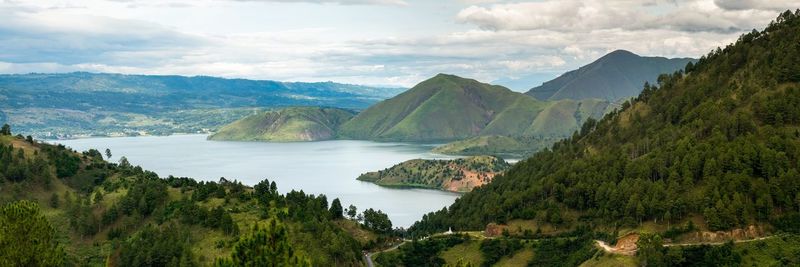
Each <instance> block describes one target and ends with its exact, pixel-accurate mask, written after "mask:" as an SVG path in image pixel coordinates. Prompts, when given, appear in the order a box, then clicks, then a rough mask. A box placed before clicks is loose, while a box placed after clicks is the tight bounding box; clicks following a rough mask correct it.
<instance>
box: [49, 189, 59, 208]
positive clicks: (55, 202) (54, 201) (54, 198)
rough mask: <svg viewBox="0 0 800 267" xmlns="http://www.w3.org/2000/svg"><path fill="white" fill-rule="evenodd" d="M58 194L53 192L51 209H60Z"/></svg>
mask: <svg viewBox="0 0 800 267" xmlns="http://www.w3.org/2000/svg"><path fill="white" fill-rule="evenodd" d="M58 204H59V201H58V194H57V193H55V192H53V195H51V196H50V207H51V208H58Z"/></svg>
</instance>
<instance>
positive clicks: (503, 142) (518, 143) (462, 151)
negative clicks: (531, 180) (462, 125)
mask: <svg viewBox="0 0 800 267" xmlns="http://www.w3.org/2000/svg"><path fill="white" fill-rule="evenodd" d="M559 139H560V138H559ZM556 141H558V139H542V138H532V137H527V138H525V137H509V136H502V135H483V136H477V137H472V138H467V139H464V140H459V141H453V142H450V143H447V144H444V145H440V146H437V147H435V148H433V150H432V152H434V153H439V154H446V155H468V156H472V155H500V156H510V157H524V156H526V155H528V154H531V153H533V152H534V151H538V150H540V149H543V148H546V147H548V146H549V145H550V144H552V143H555V142H556Z"/></svg>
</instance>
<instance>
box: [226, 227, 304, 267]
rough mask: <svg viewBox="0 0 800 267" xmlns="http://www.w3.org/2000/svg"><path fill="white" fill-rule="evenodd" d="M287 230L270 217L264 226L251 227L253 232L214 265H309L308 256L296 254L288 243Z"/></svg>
mask: <svg viewBox="0 0 800 267" xmlns="http://www.w3.org/2000/svg"><path fill="white" fill-rule="evenodd" d="M288 235H289V231H288V230H287V229H286V226H284V225H283V223H281V222H279V221H278V220H277V219H275V218H272V219H271V220H270V222H269V223H268V224H267V226H266V227H264V228H262V227H261V226H259V225H256V226H255V227H253V233H252V234H251V235H249V236H246V237H244V238H243V239H240V240H239V242H237V243H236V245H235V246H234V247H233V253H231V258H230V259H217V261H216V263H215V266H219V267H228V266H266V267H277V266H298V267H301V266H311V262H310V261H309V260H308V258H306V257H304V256H302V255H299V254H297V252H296V251H295V250H294V248H293V247H292V245H291V244H290V243H289V236H288Z"/></svg>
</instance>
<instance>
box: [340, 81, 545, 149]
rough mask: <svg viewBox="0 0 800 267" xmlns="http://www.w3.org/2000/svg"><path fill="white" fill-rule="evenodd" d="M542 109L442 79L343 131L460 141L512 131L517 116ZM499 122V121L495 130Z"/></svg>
mask: <svg viewBox="0 0 800 267" xmlns="http://www.w3.org/2000/svg"><path fill="white" fill-rule="evenodd" d="M542 106H543V105H542V104H541V103H539V102H538V101H536V100H535V99H533V98H530V97H526V96H523V95H522V94H519V93H515V92H513V91H511V90H509V89H507V88H505V87H502V86H497V85H489V84H485V83H480V82H478V81H476V80H472V79H464V78H461V77H458V76H454V75H446V74H439V75H436V76H435V77H433V78H430V79H428V80H426V81H423V82H421V83H419V84H418V85H416V86H414V87H413V88H411V89H410V90H408V91H406V92H403V93H402V94H400V95H398V96H396V97H393V98H390V99H388V100H384V101H382V102H380V103H378V104H375V105H373V106H371V107H369V108H368V109H366V110H364V111H363V112H361V113H359V114H358V115H357V116H356V117H355V118H353V120H351V121H348V122H347V123H345V124H344V125H342V129H341V131H340V134H341V135H342V136H343V137H346V138H355V139H374V140H395V141H438V140H457V139H462V138H467V137H472V136H476V135H480V134H481V133H483V132H487V131H492V132H506V131H510V130H513V129H507V128H506V126H507V124H511V123H512V122H513V120H515V116H514V115H515V114H520V113H524V114H528V115H529V114H530V113H533V114H535V113H536V112H537V110H539V109H541V108H542ZM506 112H508V113H506ZM496 119H500V120H499V121H497V122H496V123H495V124H494V125H493V124H492V123H493V122H495V120H496Z"/></svg>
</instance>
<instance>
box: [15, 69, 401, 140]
mask: <svg viewBox="0 0 800 267" xmlns="http://www.w3.org/2000/svg"><path fill="white" fill-rule="evenodd" d="M402 91H404V89H400V88H379V87H368V86H359V85H350V84H339V83H332V82H320V83H302V82H295V83H288V82H276V81H267V80H246V79H224V78H216V77H207V76H196V77H184V76H155V75H124V74H109V73H85V72H76V73H63V74H24V75H0V113H2V114H5V115H4V116H0V117H5V121H6V122H8V123H10V124H13V125H14V126H15V129H17V131H19V132H23V133H26V134H34V135H36V136H46V137H51V138H52V137H57V136H67V137H69V136H72V135H115V134H132V133H138V132H147V133H149V134H169V133H174V132H197V131H208V130H214V129H216V128H217V127H219V126H222V125H225V124H228V123H230V122H232V121H234V120H236V119H239V118H242V117H244V116H246V115H249V114H252V113H253V112H259V111H262V110H263V108H275V107H287V106H327V107H338V108H347V109H356V110H359V109H364V108H367V107H368V106H370V105H372V104H374V103H376V102H378V101H380V100H383V99H386V98H389V97H392V96H395V95H396V94H398V93H400V92H402ZM254 108H258V109H254Z"/></svg>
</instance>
